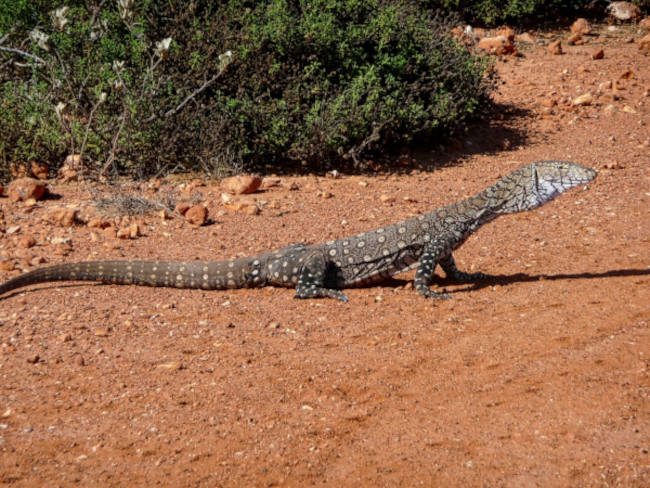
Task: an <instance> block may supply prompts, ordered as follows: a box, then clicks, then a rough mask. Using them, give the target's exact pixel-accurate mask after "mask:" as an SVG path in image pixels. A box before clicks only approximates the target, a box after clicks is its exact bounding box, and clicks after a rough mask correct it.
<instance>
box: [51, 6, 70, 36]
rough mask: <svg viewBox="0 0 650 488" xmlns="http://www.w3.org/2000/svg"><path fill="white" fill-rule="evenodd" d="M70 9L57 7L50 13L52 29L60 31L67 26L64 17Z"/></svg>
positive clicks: (66, 19)
mask: <svg viewBox="0 0 650 488" xmlns="http://www.w3.org/2000/svg"><path fill="white" fill-rule="evenodd" d="M69 10H70V9H69V8H68V7H59V8H57V9H56V10H53V11H52V23H53V24H54V28H55V29H58V30H60V31H62V30H63V29H65V26H66V25H68V22H69V21H68V18H67V17H66V15H67V14H68V11H69Z"/></svg>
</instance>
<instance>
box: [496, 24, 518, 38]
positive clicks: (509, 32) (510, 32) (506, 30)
mask: <svg viewBox="0 0 650 488" xmlns="http://www.w3.org/2000/svg"><path fill="white" fill-rule="evenodd" d="M496 36H497V37H499V36H503V37H505V38H506V39H508V40H509V41H510V42H513V41H514V40H515V30H514V29H513V28H512V27H508V26H504V27H502V28H501V29H499V30H497V32H496Z"/></svg>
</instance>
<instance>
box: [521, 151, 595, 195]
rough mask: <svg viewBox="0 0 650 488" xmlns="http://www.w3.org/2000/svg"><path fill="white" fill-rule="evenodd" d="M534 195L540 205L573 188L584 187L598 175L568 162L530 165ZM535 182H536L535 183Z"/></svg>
mask: <svg viewBox="0 0 650 488" xmlns="http://www.w3.org/2000/svg"><path fill="white" fill-rule="evenodd" d="M530 167H531V169H532V170H533V171H532V172H531V173H532V174H531V176H532V177H533V179H534V181H533V182H532V183H534V185H535V188H536V193H537V194H538V195H539V197H540V200H541V203H540V204H544V203H546V202H548V201H549V200H552V199H553V198H555V197H556V196H558V195H559V194H560V193H564V192H565V191H567V190H570V189H571V188H573V187H574V186H578V185H584V184H585V183H589V182H590V181H591V180H593V179H594V178H595V177H596V175H597V174H598V173H597V172H596V171H595V170H593V169H591V168H585V167H584V166H580V165H579V164H576V163H571V162H569V161H538V162H536V163H533V164H531V165H530ZM535 180H536V181H535Z"/></svg>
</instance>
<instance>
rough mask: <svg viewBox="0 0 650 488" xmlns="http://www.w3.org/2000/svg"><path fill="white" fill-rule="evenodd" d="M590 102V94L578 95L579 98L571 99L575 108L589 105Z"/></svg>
mask: <svg viewBox="0 0 650 488" xmlns="http://www.w3.org/2000/svg"><path fill="white" fill-rule="evenodd" d="M592 101H593V97H592V96H591V93H584V94H583V95H580V96H579V97H576V98H574V99H573V105H576V106H584V105H591V102H592Z"/></svg>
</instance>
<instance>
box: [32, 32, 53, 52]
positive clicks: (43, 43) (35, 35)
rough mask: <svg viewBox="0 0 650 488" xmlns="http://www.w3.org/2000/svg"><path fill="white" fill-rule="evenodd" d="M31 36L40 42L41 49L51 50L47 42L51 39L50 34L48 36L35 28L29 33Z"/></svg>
mask: <svg viewBox="0 0 650 488" xmlns="http://www.w3.org/2000/svg"><path fill="white" fill-rule="evenodd" d="M29 37H30V38H31V39H32V41H34V42H35V43H36V44H38V47H40V48H41V49H44V50H46V51H49V50H50V46H48V44H47V43H48V41H49V40H50V36H48V35H47V34H46V33H45V32H43V31H41V30H38V29H33V30H32V31H31V32H30V33H29Z"/></svg>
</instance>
